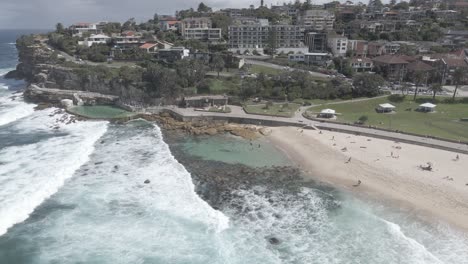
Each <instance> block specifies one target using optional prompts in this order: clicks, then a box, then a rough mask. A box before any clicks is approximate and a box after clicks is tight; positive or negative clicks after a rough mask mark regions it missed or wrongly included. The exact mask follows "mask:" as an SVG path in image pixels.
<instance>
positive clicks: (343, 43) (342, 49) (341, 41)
mask: <svg viewBox="0 0 468 264" xmlns="http://www.w3.org/2000/svg"><path fill="white" fill-rule="evenodd" d="M327 42H328V47H329V48H330V49H331V51H332V53H333V56H335V57H344V56H346V51H347V50H348V38H347V37H344V36H340V35H336V34H329V35H328V36H327Z"/></svg>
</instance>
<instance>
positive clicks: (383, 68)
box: [372, 55, 409, 81]
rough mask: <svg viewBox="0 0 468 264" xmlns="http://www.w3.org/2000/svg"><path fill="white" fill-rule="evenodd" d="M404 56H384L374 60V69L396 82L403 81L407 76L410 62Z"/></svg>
mask: <svg viewBox="0 0 468 264" xmlns="http://www.w3.org/2000/svg"><path fill="white" fill-rule="evenodd" d="M405 58H406V57H404V56H397V55H383V56H378V57H375V58H373V59H372V60H373V61H374V67H375V68H376V71H377V72H380V73H382V75H383V76H384V77H385V78H388V79H390V80H394V81H402V80H403V78H404V76H405V75H406V71H407V66H408V64H409V62H408V61H407V60H406V59H405Z"/></svg>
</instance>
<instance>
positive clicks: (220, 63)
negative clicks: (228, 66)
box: [211, 54, 225, 78]
mask: <svg viewBox="0 0 468 264" xmlns="http://www.w3.org/2000/svg"><path fill="white" fill-rule="evenodd" d="M211 64H212V66H213V68H215V70H216V72H217V73H218V78H219V73H220V72H221V71H222V70H223V69H224V66H225V63H224V59H223V57H221V55H219V54H216V55H214V56H213V61H212V62H211Z"/></svg>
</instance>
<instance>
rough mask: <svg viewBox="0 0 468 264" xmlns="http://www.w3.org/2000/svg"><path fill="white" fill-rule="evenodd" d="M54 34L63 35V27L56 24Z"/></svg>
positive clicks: (60, 24)
mask: <svg viewBox="0 0 468 264" xmlns="http://www.w3.org/2000/svg"><path fill="white" fill-rule="evenodd" d="M55 32H56V33H58V34H63V33H65V28H64V27H63V24H62V23H57V25H55Z"/></svg>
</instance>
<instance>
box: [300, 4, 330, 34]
mask: <svg viewBox="0 0 468 264" xmlns="http://www.w3.org/2000/svg"><path fill="white" fill-rule="evenodd" d="M297 21H298V23H297V24H298V25H303V26H305V27H306V28H307V29H311V30H314V31H322V30H327V31H328V30H332V29H333V24H334V23H335V15H334V14H333V13H331V12H330V11H328V10H320V9H314V10H305V11H303V12H301V13H300V14H299V15H298V20H297Z"/></svg>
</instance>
